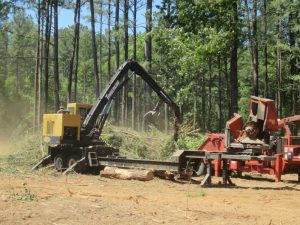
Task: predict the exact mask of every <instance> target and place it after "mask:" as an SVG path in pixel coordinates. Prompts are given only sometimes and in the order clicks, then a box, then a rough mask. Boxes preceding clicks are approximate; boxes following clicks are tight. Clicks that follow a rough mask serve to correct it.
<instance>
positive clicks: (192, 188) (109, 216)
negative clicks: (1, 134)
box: [0, 171, 300, 225]
mask: <svg viewBox="0 0 300 225" xmlns="http://www.w3.org/2000/svg"><path fill="white" fill-rule="evenodd" d="M0 177H1V179H0V224H8V225H11V224H134V225H135V224H218V225H221V224H224V225H227V224H230V225H233V224H247V225H248V224H265V225H270V224H278V225H283V224H300V218H299V216H297V211H298V210H299V209H300V201H299V199H300V185H299V184H297V183H296V182H295V181H296V179H297V177H296V176H285V177H284V179H289V180H291V181H290V182H281V183H274V182H272V181H270V180H267V179H264V178H260V179H259V180H247V179H233V181H234V183H236V185H237V186H236V187H235V188H221V187H217V186H216V187H212V188H200V187H199V185H198V184H180V183H174V182H171V181H167V180H160V179H158V178H155V179H154V180H152V181H148V182H141V181H123V180H114V179H105V178H102V177H100V176H95V175H69V176H63V175H61V174H57V173H54V172H49V171H48V172H47V174H46V175H45V173H43V172H37V173H35V174H22V172H21V171H19V172H17V173H16V174H7V173H3V172H2V173H0ZM213 182H214V183H217V182H218V178H214V179H213Z"/></svg>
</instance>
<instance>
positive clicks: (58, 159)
mask: <svg viewBox="0 0 300 225" xmlns="http://www.w3.org/2000/svg"><path fill="white" fill-rule="evenodd" d="M54 167H55V169H56V170H57V171H62V170H64V169H65V168H66V158H65V157H64V155H62V154H58V155H56V156H55V158H54Z"/></svg>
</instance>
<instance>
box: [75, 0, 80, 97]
mask: <svg viewBox="0 0 300 225" xmlns="http://www.w3.org/2000/svg"><path fill="white" fill-rule="evenodd" d="M78 1H79V6H78V7H79V8H78V10H77V13H78V15H77V21H76V30H77V34H76V52H75V70H74V102H76V101H77V82H78V65H79V64H78V63H79V62H78V59H79V41H80V11H81V1H80V0H78Z"/></svg>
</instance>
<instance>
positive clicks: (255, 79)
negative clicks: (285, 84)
mask: <svg viewBox="0 0 300 225" xmlns="http://www.w3.org/2000/svg"><path fill="white" fill-rule="evenodd" d="M252 14H253V25H252V26H253V35H252V42H253V91H252V93H253V94H254V95H255V96H258V94H259V86H258V80H259V75H258V41H257V0H253V10H252Z"/></svg>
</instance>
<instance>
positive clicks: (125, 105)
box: [122, 0, 129, 126]
mask: <svg viewBox="0 0 300 225" xmlns="http://www.w3.org/2000/svg"><path fill="white" fill-rule="evenodd" d="M128 10H129V6H128V0H124V60H127V59H128ZM127 77H128V74H126V75H125V78H124V79H127ZM122 103H123V104H122V106H123V108H122V124H123V125H124V126H127V124H128V83H125V85H124V87H123V96H122Z"/></svg>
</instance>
